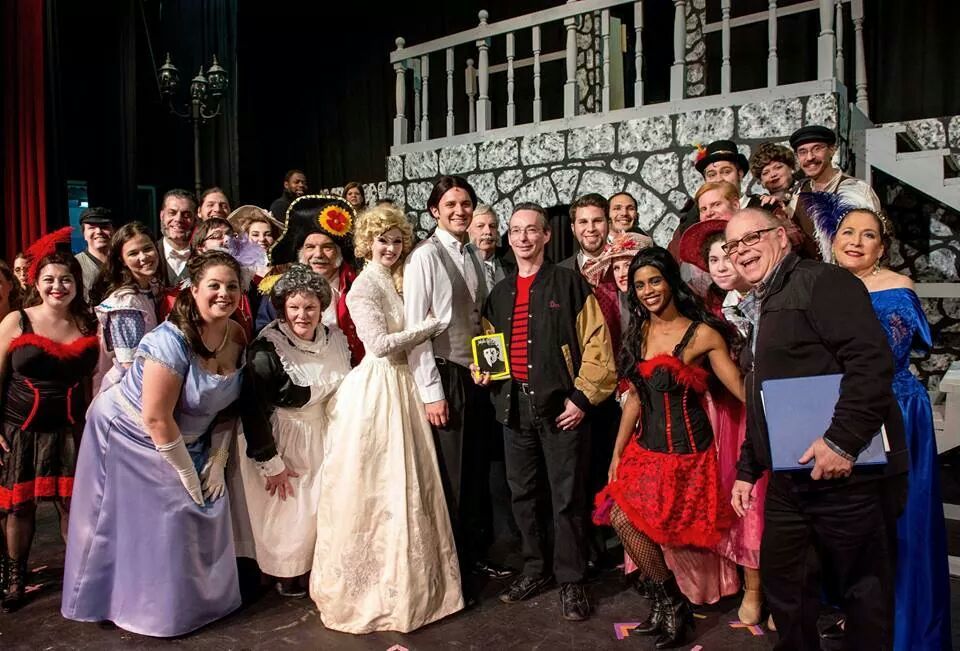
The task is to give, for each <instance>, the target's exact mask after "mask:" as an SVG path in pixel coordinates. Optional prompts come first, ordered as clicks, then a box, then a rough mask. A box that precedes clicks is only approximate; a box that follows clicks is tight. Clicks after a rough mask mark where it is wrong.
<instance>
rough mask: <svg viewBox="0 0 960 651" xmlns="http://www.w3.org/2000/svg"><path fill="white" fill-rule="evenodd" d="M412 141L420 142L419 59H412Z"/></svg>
mask: <svg viewBox="0 0 960 651" xmlns="http://www.w3.org/2000/svg"><path fill="white" fill-rule="evenodd" d="M410 64H411V67H412V68H413V141H414V142H420V112H421V111H420V59H413V60H412V61H411V62H410Z"/></svg>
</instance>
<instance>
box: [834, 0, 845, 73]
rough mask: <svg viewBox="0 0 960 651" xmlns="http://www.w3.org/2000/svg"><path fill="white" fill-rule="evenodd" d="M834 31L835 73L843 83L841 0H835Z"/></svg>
mask: <svg viewBox="0 0 960 651" xmlns="http://www.w3.org/2000/svg"><path fill="white" fill-rule="evenodd" d="M836 24H837V26H836V28H835V29H836V32H837V64H836V75H837V81H839V82H840V83H841V84H842V83H843V69H844V61H843V0H837V18H836Z"/></svg>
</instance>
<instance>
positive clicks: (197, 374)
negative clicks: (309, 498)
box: [61, 251, 244, 637]
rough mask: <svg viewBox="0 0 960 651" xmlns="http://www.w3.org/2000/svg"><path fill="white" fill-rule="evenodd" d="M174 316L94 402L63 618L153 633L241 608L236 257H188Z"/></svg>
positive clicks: (179, 630) (175, 631)
mask: <svg viewBox="0 0 960 651" xmlns="http://www.w3.org/2000/svg"><path fill="white" fill-rule="evenodd" d="M188 267H189V271H190V281H191V287H189V288H187V289H184V290H183V291H182V292H181V294H180V296H179V297H178V298H177V302H176V304H175V306H174V309H173V312H172V313H171V315H170V318H169V320H168V321H166V322H164V323H162V324H161V325H160V326H158V327H157V328H156V329H155V330H153V331H152V332H150V333H148V334H147V335H146V336H144V338H143V340H142V341H141V342H140V345H139V347H138V348H137V352H136V355H135V356H134V360H133V364H132V366H131V367H130V369H129V370H128V371H127V373H126V374H125V375H124V376H123V378H122V380H121V381H120V382H119V383H118V384H116V385H114V386H112V387H110V388H109V389H107V390H106V391H104V392H103V393H101V394H100V395H99V396H98V397H97V398H96V400H95V401H94V403H93V405H92V406H91V408H90V411H89V414H88V416H87V425H86V429H85V431H84V437H83V443H82V445H81V448H80V455H79V459H78V461H77V472H76V483H75V487H76V488H75V490H74V494H73V504H72V509H71V522H70V531H69V538H68V544H67V556H66V566H65V569H64V578H63V602H62V608H61V610H62V613H63V616H64V617H66V618H68V619H74V620H78V621H102V620H110V621H112V622H114V623H115V624H116V625H117V626H119V627H120V628H123V629H126V630H129V631H133V632H135V633H140V634H143V635H153V636H157V637H172V636H176V635H183V634H184V633H189V632H190V631H193V630H195V629H197V628H199V627H201V626H204V625H205V624H208V623H210V622H212V621H215V620H217V619H220V618H221V617H223V616H225V615H227V614H228V613H230V612H231V611H233V610H235V609H236V608H237V607H238V606H239V605H240V591H239V586H238V582H237V566H236V562H235V557H234V544H233V534H232V532H231V522H230V505H229V503H228V499H227V496H226V494H225V488H224V486H225V482H224V467H225V465H226V461H227V457H228V450H229V445H230V438H231V436H230V435H231V434H232V430H233V421H234V420H235V419H233V418H229V417H228V415H229V412H230V409H229V408H231V407H232V406H233V403H234V402H235V401H236V399H237V396H238V395H239V393H240V381H241V373H239V368H238V367H239V362H240V360H241V359H242V355H243V346H244V336H243V332H242V329H241V327H240V326H238V325H237V324H236V323H234V322H233V321H231V320H230V315H231V314H232V313H233V311H234V310H235V309H236V307H237V303H238V301H239V299H240V295H241V288H240V269H239V267H238V265H237V263H236V261H234V259H233V258H232V257H230V255H228V254H226V253H222V252H219V251H211V252H207V253H203V254H201V255H199V256H197V257H195V258H193V259H191V260H190V262H189V263H188Z"/></svg>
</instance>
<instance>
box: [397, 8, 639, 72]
mask: <svg viewBox="0 0 960 651" xmlns="http://www.w3.org/2000/svg"><path fill="white" fill-rule="evenodd" d="M633 2H634V0H577V2H573V3H568V4H564V5H561V6H559V7H552V8H550V9H541V10H540V11H535V12H533V13H532V14H525V15H523V16H516V17H514V18H507V19H506V20H501V21H498V22H496V23H488V24H486V25H479V26H477V27H474V28H472V29H468V30H464V31H462V32H457V33H456V34H450V35H448V36H442V37H440V38H435V39H433V40H432V41H427V42H426V43H420V44H419V45H414V46H412V47H405V48H399V49H396V50H394V51H393V52H391V53H390V63H401V62H403V61H406V60H407V59H413V58H415V57H419V56H423V55H425V54H433V53H434V52H438V51H440V50H445V49H447V48H448V47H456V46H458V45H469V44H471V43H475V42H476V41H479V40H483V39H488V38H492V37H494V36H499V35H501V34H506V33H508V32H516V31H520V30H523V29H529V28H530V27H532V26H534V25H544V24H546V23H552V22H556V21H560V20H564V19H566V18H576V17H577V16H581V15H583V14H589V13H592V12H594V11H601V10H603V9H609V8H610V7H617V6H619V5H627V4H633Z"/></svg>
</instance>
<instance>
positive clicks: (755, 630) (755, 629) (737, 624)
mask: <svg viewBox="0 0 960 651" xmlns="http://www.w3.org/2000/svg"><path fill="white" fill-rule="evenodd" d="M730 628H745V629H747V630H748V631H750V634H751V635H753V636H754V637H757V636H760V635H763V628H761V627H760V626H759V625H758V624H754V625H752V626H751V625H750V624H744V623H743V622H741V621H739V620H735V621H732V622H730Z"/></svg>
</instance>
